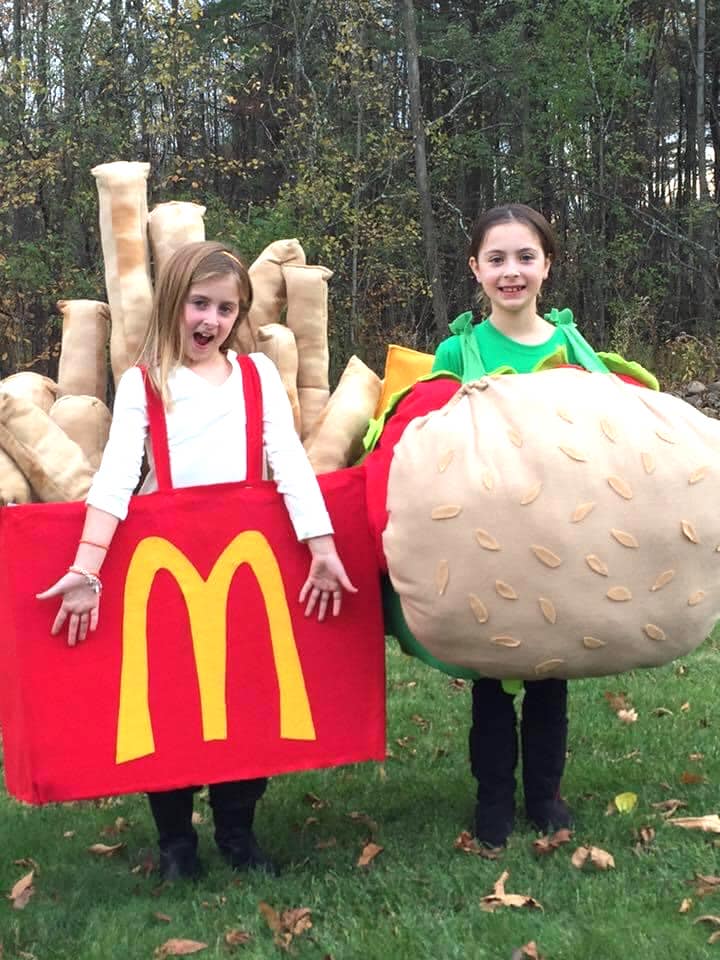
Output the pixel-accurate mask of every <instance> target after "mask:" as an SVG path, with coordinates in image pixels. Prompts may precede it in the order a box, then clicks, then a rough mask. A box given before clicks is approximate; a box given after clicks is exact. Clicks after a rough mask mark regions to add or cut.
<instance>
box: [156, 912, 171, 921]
mask: <svg viewBox="0 0 720 960" xmlns="http://www.w3.org/2000/svg"><path fill="white" fill-rule="evenodd" d="M153 917H154V918H155V919H156V920H159V921H160V923H172V917H169V916H168V915H167V914H166V913H159V912H156V913H153Z"/></svg>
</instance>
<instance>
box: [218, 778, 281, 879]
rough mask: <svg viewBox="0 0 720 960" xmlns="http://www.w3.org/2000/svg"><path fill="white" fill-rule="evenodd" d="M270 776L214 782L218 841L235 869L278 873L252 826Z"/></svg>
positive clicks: (224, 854)
mask: <svg viewBox="0 0 720 960" xmlns="http://www.w3.org/2000/svg"><path fill="white" fill-rule="evenodd" d="M266 786H267V779H266V778H265V777H261V778H258V779H257V780H235V781H230V782H228V783H215V784H212V785H211V786H210V806H211V807H212V810H213V817H214V819H215V841H216V843H217V845H218V848H219V850H220V852H221V853H222V855H223V857H224V858H225V859H226V860H227V862H228V863H229V864H230V866H231V867H232V868H233V870H264V871H265V872H266V873H272V874H277V873H278V870H277V867H276V866H275V864H274V863H273V862H272V861H271V860H270V859H269V857H267V856H266V855H265V853H263V851H262V850H261V848H260V846H259V844H258V842H257V840H256V838H255V834H254V833H253V830H252V825H253V819H254V817H255V804H256V803H257V801H258V800H259V799H260V797H261V796H262V795H263V793H264V792H265V788H266Z"/></svg>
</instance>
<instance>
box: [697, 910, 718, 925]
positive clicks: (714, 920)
mask: <svg viewBox="0 0 720 960" xmlns="http://www.w3.org/2000/svg"><path fill="white" fill-rule="evenodd" d="M696 923H711V924H712V925H713V926H714V927H720V917H716V916H715V915H714V914H712V913H704V914H703V915H702V916H701V917H698V918H697V920H693V924H696Z"/></svg>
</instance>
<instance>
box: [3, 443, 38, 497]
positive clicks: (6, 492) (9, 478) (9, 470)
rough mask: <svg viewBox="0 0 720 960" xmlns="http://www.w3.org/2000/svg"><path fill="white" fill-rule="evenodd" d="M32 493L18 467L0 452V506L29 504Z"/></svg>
mask: <svg viewBox="0 0 720 960" xmlns="http://www.w3.org/2000/svg"><path fill="white" fill-rule="evenodd" d="M31 500H32V491H31V489H30V484H29V483H28V482H27V480H26V479H25V474H24V473H23V472H22V470H21V469H20V467H18V465H17V464H16V463H15V461H14V460H11V459H10V457H9V456H8V455H7V454H6V453H5V451H4V450H0V506H3V507H4V506H5V504H7V503H30V501H31Z"/></svg>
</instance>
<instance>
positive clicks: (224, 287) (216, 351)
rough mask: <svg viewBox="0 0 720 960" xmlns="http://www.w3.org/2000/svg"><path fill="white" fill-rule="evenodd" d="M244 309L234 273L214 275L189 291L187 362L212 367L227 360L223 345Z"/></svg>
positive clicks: (185, 337) (185, 323) (185, 340)
mask: <svg viewBox="0 0 720 960" xmlns="http://www.w3.org/2000/svg"><path fill="white" fill-rule="evenodd" d="M239 309H240V300H239V289H238V282H237V279H236V277H235V275H234V274H222V275H220V276H216V277H210V278H208V279H207V280H202V281H200V282H199V283H196V284H194V285H193V286H192V287H190V289H189V290H188V293H187V297H186V298H185V306H184V308H183V319H182V325H183V349H184V363H185V364H186V366H189V367H197V366H199V365H206V366H211V365H212V364H214V363H217V361H218V359H223V362H224V358H223V357H222V355H221V353H220V348H221V347H222V345H223V344H224V343H225V341H226V340H227V338H228V336H229V334H230V331H231V330H232V327H233V324H234V323H235V319H236V317H237V315H238V312H239Z"/></svg>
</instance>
